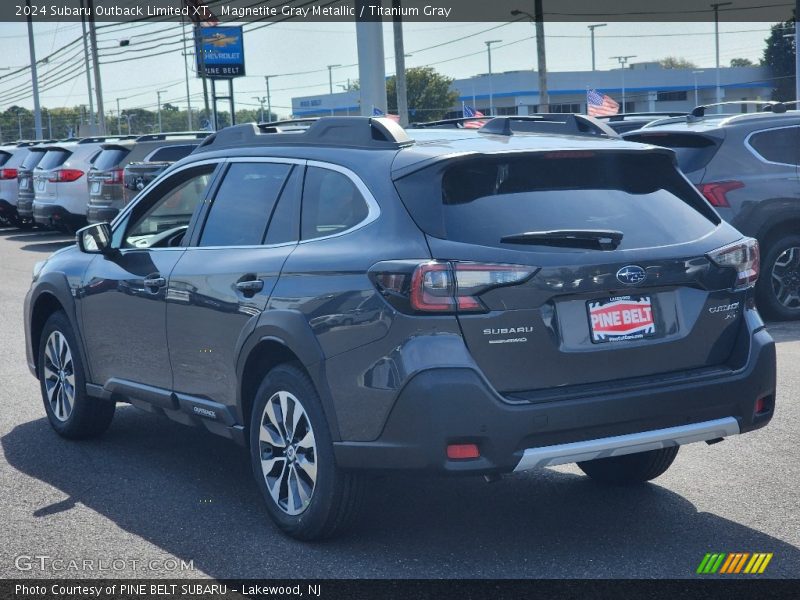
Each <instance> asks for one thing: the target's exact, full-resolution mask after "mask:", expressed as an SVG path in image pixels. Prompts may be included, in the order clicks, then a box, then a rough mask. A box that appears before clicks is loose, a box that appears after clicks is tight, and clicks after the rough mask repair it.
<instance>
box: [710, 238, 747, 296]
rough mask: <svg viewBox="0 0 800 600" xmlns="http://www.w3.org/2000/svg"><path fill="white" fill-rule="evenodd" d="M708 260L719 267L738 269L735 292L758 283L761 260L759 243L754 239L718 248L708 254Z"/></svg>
mask: <svg viewBox="0 0 800 600" xmlns="http://www.w3.org/2000/svg"><path fill="white" fill-rule="evenodd" d="M708 258H709V259H710V260H711V262H713V263H714V264H715V265H717V266H719V267H732V268H734V269H736V282H735V283H734V286H733V289H734V290H741V289H745V288H748V287H751V286H753V285H755V283H756V281H758V271H759V266H760V265H759V261H760V259H759V251H758V242H757V241H756V240H754V239H753V238H744V239H742V240H740V241H738V242H734V243H733V244H729V245H727V246H723V247H722V248H717V249H716V250H714V251H713V252H709V253H708Z"/></svg>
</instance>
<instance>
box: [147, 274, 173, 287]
mask: <svg viewBox="0 0 800 600" xmlns="http://www.w3.org/2000/svg"><path fill="white" fill-rule="evenodd" d="M143 283H144V287H148V288H160V287H164V286H165V285H167V280H166V279H164V278H163V277H161V276H160V275H158V274H156V275H150V277H148V278H146V279H145V280H144V282H143Z"/></svg>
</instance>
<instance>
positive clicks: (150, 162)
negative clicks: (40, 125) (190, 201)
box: [0, 131, 209, 232]
mask: <svg viewBox="0 0 800 600" xmlns="http://www.w3.org/2000/svg"><path fill="white" fill-rule="evenodd" d="M208 135H209V133H208V132H205V131H199V132H194V131H192V132H176V133H154V134H148V135H142V136H135V135H131V136H98V137H86V138H73V139H66V140H38V141H23V142H17V143H15V144H11V145H6V146H0V224H4V225H14V226H17V227H20V228H29V227H33V226H34V225H39V226H42V227H48V228H53V229H58V230H61V231H65V232H74V231H76V230H77V229H79V228H80V227H82V226H83V225H85V224H86V223H87V222H88V223H97V222H101V221H110V220H111V219H113V218H114V217H115V216H116V215H117V213H118V212H119V210H120V209H121V208H122V207H123V206H125V205H126V204H127V203H128V202H130V200H131V199H132V198H133V197H134V196H135V195H136V194H137V193H138V192H139V191H140V190H142V189H143V188H144V186H145V185H147V184H148V183H149V182H150V181H152V180H153V179H154V178H155V177H156V176H157V175H158V174H160V173H161V172H162V171H164V169H166V168H167V167H168V166H169V165H171V164H172V163H174V162H176V161H178V160H180V159H181V158H184V157H186V156H188V155H189V154H190V153H191V152H192V151H193V150H194V149H195V148H197V146H198V144H199V143H200V141H201V140H202V139H203V138H205V137H206V136H208Z"/></svg>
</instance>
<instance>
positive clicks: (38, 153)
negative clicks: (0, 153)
mask: <svg viewBox="0 0 800 600" xmlns="http://www.w3.org/2000/svg"><path fill="white" fill-rule="evenodd" d="M44 154H45V152H44V150H31V151H30V153H29V154H28V155H27V156H26V157H25V160H23V161H22V165H20V166H21V168H23V169H33V168H34V167H35V166H36V165H38V164H39V163H40V162H41V160H42V157H43V156H44Z"/></svg>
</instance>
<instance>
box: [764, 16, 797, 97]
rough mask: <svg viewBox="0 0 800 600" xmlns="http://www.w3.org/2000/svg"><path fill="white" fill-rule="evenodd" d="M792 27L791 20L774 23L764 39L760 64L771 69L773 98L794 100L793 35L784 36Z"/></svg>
mask: <svg viewBox="0 0 800 600" xmlns="http://www.w3.org/2000/svg"><path fill="white" fill-rule="evenodd" d="M793 29H794V22H793V21H784V22H783V23H776V24H775V25H773V26H772V29H771V30H770V34H769V37H768V38H767V39H766V40H765V41H766V43H767V47H766V48H764V57H763V58H762V59H761V64H762V65H764V66H766V67H769V68H770V70H771V71H772V79H773V81H774V82H775V85H774V87H773V88H772V99H773V100H795V97H794V36H791V37H788V38H786V37H784V35H786V33H787V32H791V31H792V30H793Z"/></svg>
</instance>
